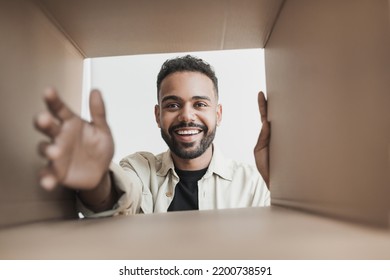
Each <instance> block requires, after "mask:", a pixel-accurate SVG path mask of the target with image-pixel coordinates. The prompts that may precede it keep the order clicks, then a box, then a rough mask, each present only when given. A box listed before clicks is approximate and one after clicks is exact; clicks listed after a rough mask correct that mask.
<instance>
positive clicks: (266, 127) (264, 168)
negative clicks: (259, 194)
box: [254, 92, 271, 189]
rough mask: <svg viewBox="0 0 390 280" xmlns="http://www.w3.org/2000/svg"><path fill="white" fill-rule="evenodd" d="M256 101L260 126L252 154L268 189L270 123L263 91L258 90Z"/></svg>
mask: <svg viewBox="0 0 390 280" xmlns="http://www.w3.org/2000/svg"><path fill="white" fill-rule="evenodd" d="M258 103H259V110H260V117H261V123H262V128H261V131H260V135H259V139H258V140H257V144H256V146H255V149H254V154H255V160H256V166H257V169H258V170H259V172H260V174H261V176H262V177H263V179H264V181H265V183H266V184H267V187H268V189H269V188H270V186H269V142H270V137H271V125H270V123H269V121H268V118H267V100H266V99H265V96H264V93H263V92H259V95H258Z"/></svg>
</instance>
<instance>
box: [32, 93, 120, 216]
mask: <svg viewBox="0 0 390 280" xmlns="http://www.w3.org/2000/svg"><path fill="white" fill-rule="evenodd" d="M44 100H45V103H46V105H47V108H48V111H45V112H42V113H40V114H38V116H37V117H36V119H35V127H36V128H37V129H38V130H39V131H40V132H42V133H43V134H44V135H46V136H48V137H49V141H43V142H41V143H40V144H39V152H40V154H41V155H42V156H43V157H44V158H46V159H47V160H48V164H47V165H46V166H45V167H44V168H42V170H41V172H40V184H41V186H42V187H43V188H44V189H46V190H51V189H54V188H55V187H56V186H57V185H59V184H60V185H64V186H66V187H68V188H71V189H75V190H78V191H79V197H80V199H81V200H82V201H83V203H85V204H86V206H88V207H90V208H91V210H93V211H104V210H107V209H111V208H112V206H113V205H114V204H115V202H116V201H117V199H118V194H117V193H116V191H115V189H114V188H113V187H112V185H111V184H112V183H111V179H110V176H109V171H108V168H109V164H110V162H111V160H112V157H113V153H114V142H113V138H112V134H111V131H110V128H109V126H108V124H107V121H106V114H105V108H104V103H103V99H102V97H101V93H100V92H99V91H97V90H93V91H92V92H91V95H90V112H91V118H92V121H91V122H86V121H84V120H82V119H81V118H80V116H78V115H76V114H75V113H73V112H72V111H71V110H70V109H69V107H68V106H67V105H66V104H65V103H64V102H63V101H62V100H61V98H60V97H59V96H58V94H57V92H56V91H55V90H54V89H48V90H47V91H46V92H45V95H44Z"/></svg>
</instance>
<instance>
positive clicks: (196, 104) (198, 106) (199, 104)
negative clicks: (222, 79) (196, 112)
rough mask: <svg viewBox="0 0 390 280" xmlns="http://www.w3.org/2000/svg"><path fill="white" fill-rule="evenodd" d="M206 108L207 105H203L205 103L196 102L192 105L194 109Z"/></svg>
mask: <svg viewBox="0 0 390 280" xmlns="http://www.w3.org/2000/svg"><path fill="white" fill-rule="evenodd" d="M208 106H209V105H208V104H207V103H205V102H196V103H195V104H194V107H196V108H202V107H208Z"/></svg>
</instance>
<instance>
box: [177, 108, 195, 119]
mask: <svg viewBox="0 0 390 280" xmlns="http://www.w3.org/2000/svg"><path fill="white" fill-rule="evenodd" d="M179 121H180V122H193V121H195V112H194V108H193V107H192V106H191V105H190V104H186V105H185V106H183V107H182V108H181V110H180V114H179Z"/></svg>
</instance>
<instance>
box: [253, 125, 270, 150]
mask: <svg viewBox="0 0 390 280" xmlns="http://www.w3.org/2000/svg"><path fill="white" fill-rule="evenodd" d="M270 138H271V125H270V123H269V122H268V121H265V122H263V125H262V127H261V131H260V135H259V138H258V140H257V144H256V147H255V149H256V150H258V151H260V150H262V149H264V148H266V147H268V145H269V142H270Z"/></svg>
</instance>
